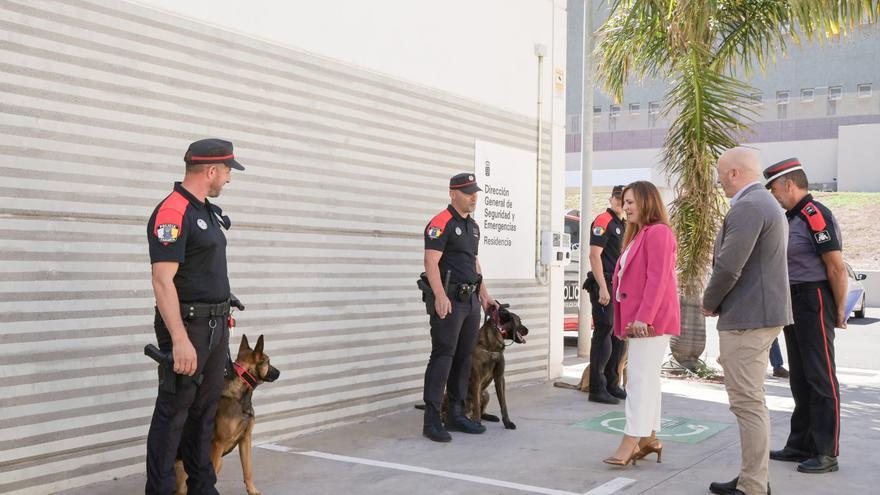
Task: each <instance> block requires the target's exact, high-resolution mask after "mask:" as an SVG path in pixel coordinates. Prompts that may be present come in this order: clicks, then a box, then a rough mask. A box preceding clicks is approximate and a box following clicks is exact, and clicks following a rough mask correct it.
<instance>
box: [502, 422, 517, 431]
mask: <svg viewBox="0 0 880 495" xmlns="http://www.w3.org/2000/svg"><path fill="white" fill-rule="evenodd" d="M504 427H505V428H507V429H508V430H515V429H516V425H515V424H514V423H513V421H511V420H509V419H508V420H505V421H504Z"/></svg>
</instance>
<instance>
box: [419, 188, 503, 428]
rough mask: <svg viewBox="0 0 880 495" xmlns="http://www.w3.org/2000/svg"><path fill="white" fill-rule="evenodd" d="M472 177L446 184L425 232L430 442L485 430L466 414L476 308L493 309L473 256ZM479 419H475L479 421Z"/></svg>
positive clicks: (476, 239)
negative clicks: (442, 205) (444, 200)
mask: <svg viewBox="0 0 880 495" xmlns="http://www.w3.org/2000/svg"><path fill="white" fill-rule="evenodd" d="M478 191H482V189H480V187H479V186H478V185H477V181H476V178H475V177H474V174H470V173H463V174H458V175H455V176H453V177H452V178H451V179H450V180H449V199H450V202H449V206H448V207H446V209H445V210H443V211H441V212H440V213H438V214H437V215H435V216H434V218H432V219H431V221H430V222H428V225H427V226H426V227H425V231H424V234H425V260H424V262H425V274H426V275H427V278H428V282H429V284H430V289H431V292H432V293H433V299H434V311H433V312H432V314H431V320H430V321H431V357H430V359H429V360H428V367H427V369H426V370H425V389H424V400H425V418H424V427H423V428H422V434H423V435H424V436H426V437H428V438H429V439H431V440H433V441H435V442H448V441H450V440H452V436H450V435H449V433H448V431H447V430H452V431H461V432H464V433H483V432H484V431H486V427H485V426H483V425H481V424H480V423H479V422H478V421H473V420H471V419H470V418H468V417H467V416H466V415H465V412H464V401H465V400H466V399H467V393H468V379H469V378H470V371H471V354H472V353H473V351H474V347H475V346H476V345H477V339H478V338H479V329H480V307H481V306H482V307H483V309H484V310H488V309H489V308H490V307H491V306H493V305H496V304H497V303H496V302H495V300H494V299H492V298H491V297H490V296H489V292H488V290H487V289H486V284H485V283H484V282H483V277H482V270H481V269H480V261H479V260H478V259H477V251H478V248H479V245H480V228H479V226H478V225H477V222H476V221H474V219H473V217H472V216H471V214H472V213H473V212H474V211H475V210H476V208H477V192H478ZM444 388H445V389H446V393H447V395H448V397H449V409H448V411H447V416H446V425H445V428H444V425H443V422H442V421H441V418H440V410H441V407H442V403H443V390H444ZM478 419H479V418H478Z"/></svg>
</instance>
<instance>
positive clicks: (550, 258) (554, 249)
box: [541, 230, 571, 266]
mask: <svg viewBox="0 0 880 495" xmlns="http://www.w3.org/2000/svg"><path fill="white" fill-rule="evenodd" d="M541 263H543V264H544V265H546V266H568V264H569V263H571V235H569V234H565V233H562V232H554V231H549V230H545V231H544V232H541Z"/></svg>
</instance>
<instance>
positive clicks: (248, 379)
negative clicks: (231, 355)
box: [232, 361, 260, 390]
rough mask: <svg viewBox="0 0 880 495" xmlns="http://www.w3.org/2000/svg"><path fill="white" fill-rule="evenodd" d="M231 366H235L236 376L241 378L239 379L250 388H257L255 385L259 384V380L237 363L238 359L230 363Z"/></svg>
mask: <svg viewBox="0 0 880 495" xmlns="http://www.w3.org/2000/svg"><path fill="white" fill-rule="evenodd" d="M232 367H233V368H235V374H236V375H238V377H239V378H241V381H243V382H244V383H245V384H247V386H248V387H250V389H251V390H253V389H255V388H257V385H259V384H260V382H259V381H257V379H256V378H254V375H252V374H250V373H249V372H248V370H247V369H245V367H244V366H242V365H241V364H239V362H238V361H235V362H234V363H232Z"/></svg>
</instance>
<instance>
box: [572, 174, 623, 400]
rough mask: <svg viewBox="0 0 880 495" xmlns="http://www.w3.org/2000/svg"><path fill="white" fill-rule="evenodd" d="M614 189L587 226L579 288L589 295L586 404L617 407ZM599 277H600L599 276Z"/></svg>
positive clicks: (619, 227) (618, 207) (618, 242)
mask: <svg viewBox="0 0 880 495" xmlns="http://www.w3.org/2000/svg"><path fill="white" fill-rule="evenodd" d="M624 187H625V186H614V187H613V188H612V189H611V197H610V198H608V202H609V203H610V206H611V207H610V208H607V209H606V210H605V211H603V212H602V213H600V214H599V215H598V216H596V218H595V219H594V220H593V223H591V224H590V271H589V272H588V273H587V279H586V280H585V281H584V285H583V288H584V289H585V290H586V291H587V292H588V293H589V294H590V305H591V307H592V315H593V326H594V328H593V336H592V338H591V339H590V394H589V396H588V400H590V401H593V402H601V403H604V404H617V403H619V402H620V401H621V400H623V399H626V392H625V391H624V390H623V389H622V388H620V377H619V376H618V374H617V366H618V365H619V364H620V358H621V356H622V354H623V349H624V345H625V344H624V342H623V341H622V340H620V339H618V338H617V337H614V336H613V335H612V329H613V326H614V305H613V304H611V276H612V274H613V273H614V266H615V265H616V264H617V258H619V257H620V250H621V247H622V245H623V233H624V231H625V230H626V224H625V223H624V220H623V189H624ZM599 274H601V275H599Z"/></svg>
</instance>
